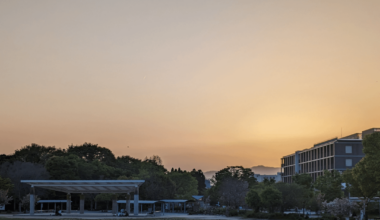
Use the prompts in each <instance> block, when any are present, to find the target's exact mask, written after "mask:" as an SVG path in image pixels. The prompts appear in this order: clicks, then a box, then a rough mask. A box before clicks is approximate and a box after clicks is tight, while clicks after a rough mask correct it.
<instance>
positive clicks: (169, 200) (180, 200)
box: [160, 199, 189, 202]
mask: <svg viewBox="0 0 380 220" xmlns="http://www.w3.org/2000/svg"><path fill="white" fill-rule="evenodd" d="M187 201H189V200H186V199H163V200H160V202H187Z"/></svg>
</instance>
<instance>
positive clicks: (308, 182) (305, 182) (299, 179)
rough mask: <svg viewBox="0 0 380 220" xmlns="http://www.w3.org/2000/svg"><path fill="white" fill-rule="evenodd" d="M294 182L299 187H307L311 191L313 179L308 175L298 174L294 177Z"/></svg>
mask: <svg viewBox="0 0 380 220" xmlns="http://www.w3.org/2000/svg"><path fill="white" fill-rule="evenodd" d="M292 180H293V182H295V183H297V184H298V185H302V186H305V187H306V188H308V189H311V186H312V184H313V179H312V178H311V176H310V175H309V174H307V173H302V174H299V173H296V174H295V175H294V176H292Z"/></svg>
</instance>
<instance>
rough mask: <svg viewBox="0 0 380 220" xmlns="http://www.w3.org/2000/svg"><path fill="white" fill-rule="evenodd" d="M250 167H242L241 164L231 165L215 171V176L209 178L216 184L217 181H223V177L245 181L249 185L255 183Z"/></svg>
mask: <svg viewBox="0 0 380 220" xmlns="http://www.w3.org/2000/svg"><path fill="white" fill-rule="evenodd" d="M253 175H254V173H253V172H252V170H251V168H244V167H242V166H231V167H227V168H224V169H222V170H220V171H218V172H216V173H215V177H214V178H213V179H212V180H211V181H212V182H213V183H214V185H217V184H218V182H219V183H220V182H223V180H224V179H227V178H231V177H232V178H234V179H238V180H244V181H247V182H248V184H249V186H250V187H251V186H252V185H255V184H257V180H256V178H255V177H254V176H253Z"/></svg>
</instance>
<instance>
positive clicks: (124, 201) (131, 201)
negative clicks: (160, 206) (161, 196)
mask: <svg viewBox="0 0 380 220" xmlns="http://www.w3.org/2000/svg"><path fill="white" fill-rule="evenodd" d="M129 202H130V203H131V204H133V203H135V201H133V200H129ZM157 202H158V201H151V200H139V202H138V203H139V204H154V203H157ZM117 203H127V200H117Z"/></svg>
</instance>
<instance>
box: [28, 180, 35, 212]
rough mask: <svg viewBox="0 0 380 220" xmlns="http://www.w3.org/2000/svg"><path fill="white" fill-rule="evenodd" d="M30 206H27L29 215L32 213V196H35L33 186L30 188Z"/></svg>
mask: <svg viewBox="0 0 380 220" xmlns="http://www.w3.org/2000/svg"><path fill="white" fill-rule="evenodd" d="M29 196H30V197H29V198H30V206H29V213H30V215H34V205H35V204H34V196H35V191H34V186H32V187H31V188H30V194H29Z"/></svg>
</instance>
